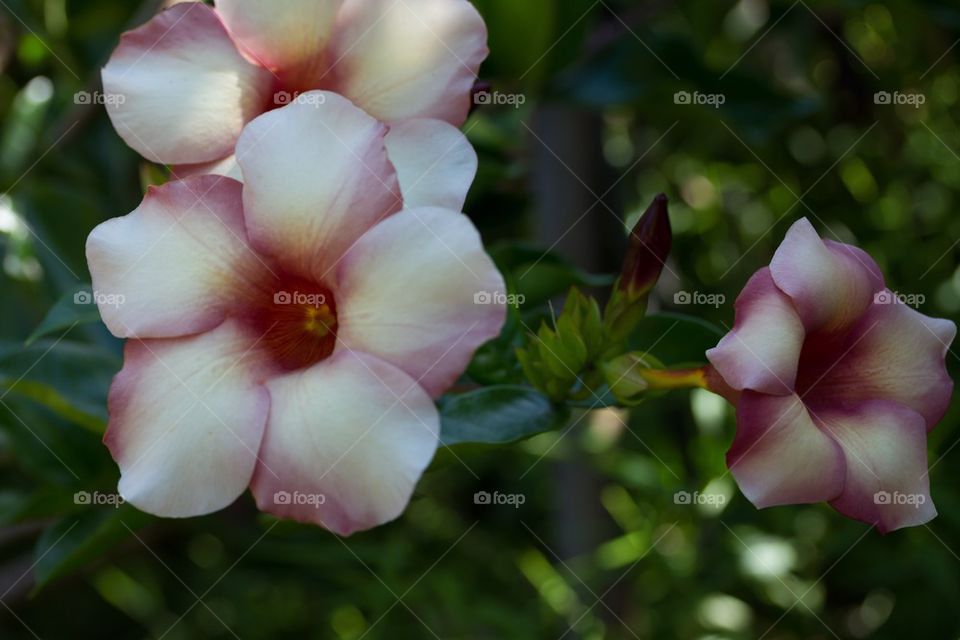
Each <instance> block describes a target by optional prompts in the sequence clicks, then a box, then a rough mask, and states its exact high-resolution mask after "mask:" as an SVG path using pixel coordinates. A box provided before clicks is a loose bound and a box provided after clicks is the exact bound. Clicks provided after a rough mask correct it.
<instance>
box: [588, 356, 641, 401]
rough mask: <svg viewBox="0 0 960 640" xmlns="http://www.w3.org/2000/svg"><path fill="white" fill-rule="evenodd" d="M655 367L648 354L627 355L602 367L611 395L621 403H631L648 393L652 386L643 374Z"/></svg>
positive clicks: (605, 363)
mask: <svg viewBox="0 0 960 640" xmlns="http://www.w3.org/2000/svg"><path fill="white" fill-rule="evenodd" d="M651 366H653V362H651V361H649V360H648V359H647V357H646V354H644V353H639V352H634V353H625V354H623V355H622V356H618V357H616V358H614V359H613V360H610V361H608V362H604V363H603V364H602V365H600V370H601V371H602V372H603V379H604V381H605V382H606V383H607V386H608V387H610V393H612V394H613V397H614V398H616V399H617V400H618V401H620V402H624V403H625V402H629V401H630V400H634V399H636V397H637V396H638V395H640V394H641V393H643V392H644V391H646V390H647V389H648V388H649V387H650V385H649V383H648V382H647V380H646V379H645V378H644V377H643V374H642V372H643V371H644V370H646V369H649V368H650V367H651Z"/></svg>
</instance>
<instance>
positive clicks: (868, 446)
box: [815, 400, 937, 533]
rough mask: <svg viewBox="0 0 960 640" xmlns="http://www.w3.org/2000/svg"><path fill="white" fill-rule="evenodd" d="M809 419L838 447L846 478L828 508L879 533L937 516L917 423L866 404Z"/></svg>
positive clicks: (886, 405)
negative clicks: (819, 426)
mask: <svg viewBox="0 0 960 640" xmlns="http://www.w3.org/2000/svg"><path fill="white" fill-rule="evenodd" d="M815 419H816V420H817V422H818V423H820V424H821V427H822V428H823V429H824V430H825V431H826V432H827V433H828V434H830V436H831V437H833V438H834V439H835V440H836V441H837V442H839V443H840V446H841V447H843V451H844V454H845V455H846V460H847V478H846V484H845V487H844V490H843V493H841V494H840V496H839V497H838V498H836V499H835V500H833V501H832V502H831V503H830V504H831V506H833V507H834V508H835V509H836V510H837V511H839V512H840V513H842V514H844V515H845V516H849V517H851V518H856V519H857V520H862V521H864V522H869V523H871V524H875V525H876V526H877V528H878V529H879V530H880V531H881V532H882V533H886V532H888V531H893V530H894V529H899V528H901V527H909V526H914V525H919V524H923V523H925V522H928V521H930V520H932V519H933V518H934V517H935V516H936V515H937V509H936V507H934V506H933V499H932V498H931V497H930V481H929V478H928V477H927V436H926V425H925V424H924V421H923V417H922V416H921V415H920V414H919V413H917V412H916V411H914V410H912V409H908V408H907V407H904V406H903V405H901V404H898V403H896V402H887V401H882V400H881V401H869V402H864V403H862V404H860V405H857V406H855V407H854V408H852V409H849V408H844V409H840V408H833V409H830V410H823V411H818V412H817V413H816V415H815Z"/></svg>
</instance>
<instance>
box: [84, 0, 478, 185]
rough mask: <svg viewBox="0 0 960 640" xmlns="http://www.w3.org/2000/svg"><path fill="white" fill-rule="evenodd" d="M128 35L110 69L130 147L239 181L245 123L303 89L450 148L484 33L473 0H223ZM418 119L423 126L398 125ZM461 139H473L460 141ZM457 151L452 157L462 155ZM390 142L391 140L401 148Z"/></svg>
mask: <svg viewBox="0 0 960 640" xmlns="http://www.w3.org/2000/svg"><path fill="white" fill-rule="evenodd" d="M215 4H216V8H213V7H210V6H207V5H206V4H203V3H202V2H186V3H180V4H176V5H174V6H173V7H171V8H169V9H167V10H165V11H163V12H161V13H160V14H158V15H157V16H155V17H154V18H153V19H151V20H150V21H149V22H147V23H146V24H145V25H143V26H141V27H139V28H137V29H134V30H133V31H130V32H128V33H125V34H124V35H123V36H122V38H121V41H120V44H119V46H118V47H117V48H116V50H115V51H114V52H113V55H112V56H111V57H110V60H109V62H108V63H107V65H106V66H105V67H104V69H103V74H102V75H103V87H104V91H105V92H106V93H108V94H116V95H121V96H123V98H124V99H123V100H122V101H120V100H114V101H108V103H107V112H108V114H109V115H110V119H111V120H112V122H113V124H114V127H115V128H116V130H117V132H118V133H119V134H120V137H122V138H123V139H124V140H125V141H126V142H127V144H128V145H130V146H131V147H132V148H133V149H135V150H136V151H137V152H139V153H140V154H141V155H142V156H144V157H145V158H147V159H148V160H152V161H154V162H158V163H162V164H170V165H179V166H177V167H175V172H176V175H177V176H178V177H185V176H188V175H197V174H203V173H218V174H221V175H229V176H230V177H233V178H238V179H239V178H240V171H239V169H238V167H237V163H236V162H235V160H234V158H233V153H234V147H235V145H236V142H237V139H238V138H239V136H240V132H241V131H242V130H243V127H244V125H245V124H246V123H247V122H250V121H251V120H253V119H254V118H255V117H257V116H258V115H260V114H261V113H264V112H265V111H268V110H271V109H274V108H276V107H278V106H282V105H283V104H285V103H287V102H289V101H292V100H293V98H294V97H295V96H297V95H299V94H301V93H303V92H306V91H310V90H316V89H323V90H327V91H333V92H336V93H339V94H341V95H343V96H345V97H347V98H349V99H350V100H351V101H353V102H354V103H355V104H356V105H358V106H360V107H361V108H363V109H364V110H365V111H366V112H367V113H369V114H371V115H372V116H374V117H375V118H377V119H379V120H381V121H383V122H387V123H390V124H391V125H393V124H397V131H395V132H394V133H393V135H395V136H396V137H399V138H406V137H408V136H410V135H414V134H416V135H426V136H428V137H431V138H433V139H434V143H435V145H436V146H438V147H439V151H440V152H441V153H442V152H444V151H448V150H449V147H450V143H449V142H448V141H449V140H451V139H453V138H455V137H456V136H458V135H460V134H459V131H458V130H457V129H456V127H458V126H460V125H461V124H463V122H464V120H465V119H466V117H467V114H468V112H469V109H470V104H471V94H472V89H473V84H474V81H475V80H476V76H477V71H478V69H479V67H480V64H481V63H482V62H483V60H484V59H485V58H486V56H487V53H488V50H487V44H486V42H487V31H486V26H485V25H484V22H483V19H482V18H481V17H480V14H479V13H477V11H476V9H475V8H474V7H473V5H472V4H471V3H470V2H468V0H270V1H269V2H267V1H264V0H217V2H216V3H215ZM409 121H414V123H415V124H399V123H407V122H409ZM463 144H465V142H464V143H463ZM463 144H461V145H460V146H458V147H457V151H456V152H454V154H453V156H450V154H449V153H448V154H447V158H448V160H447V163H448V164H449V163H450V162H451V161H454V160H456V161H462V158H458V156H457V153H461V154H462V153H464V152H463V151H462V148H463ZM392 155H393V151H392V150H391V157H392Z"/></svg>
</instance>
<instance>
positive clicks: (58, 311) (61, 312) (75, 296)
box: [26, 284, 100, 347]
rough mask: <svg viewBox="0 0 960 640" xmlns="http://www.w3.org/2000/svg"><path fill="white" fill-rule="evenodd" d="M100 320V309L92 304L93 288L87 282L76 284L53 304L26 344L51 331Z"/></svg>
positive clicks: (28, 344)
mask: <svg viewBox="0 0 960 640" xmlns="http://www.w3.org/2000/svg"><path fill="white" fill-rule="evenodd" d="M99 321H100V311H99V310H98V309H97V305H95V304H93V290H92V287H91V286H90V285H89V284H80V285H77V286H76V287H75V288H74V289H73V290H71V291H70V292H68V293H67V294H65V295H64V296H63V297H62V298H60V299H59V300H58V301H57V302H56V304H54V305H53V306H52V307H51V308H50V311H48V312H47V315H46V316H45V317H44V318H43V320H42V321H41V322H40V324H39V325H38V326H37V328H36V329H34V331H33V333H31V334H30V337H28V338H27V341H26V346H28V347H29V346H30V345H31V344H33V343H34V342H36V341H37V340H38V339H40V338H43V337H45V336H48V335H50V334H53V333H60V332H63V331H66V330H67V329H72V328H73V327H76V326H77V325H81V324H90V323H93V322H99Z"/></svg>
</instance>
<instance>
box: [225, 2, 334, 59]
mask: <svg viewBox="0 0 960 640" xmlns="http://www.w3.org/2000/svg"><path fill="white" fill-rule="evenodd" d="M342 3H343V0H270V2H264V1H263V0H215V2H214V4H215V5H216V7H217V13H219V14H220V16H221V17H222V18H223V22H224V24H225V25H226V26H227V29H229V30H230V35H231V36H232V37H233V40H234V42H236V43H237V44H238V45H240V47H241V48H242V49H243V51H244V52H245V53H247V54H248V55H249V56H250V57H251V58H252V59H253V60H255V61H256V62H257V63H258V64H260V66H262V67H266V68H268V69H272V70H274V72H276V73H278V75H281V76H284V75H285V74H286V73H289V72H291V71H294V70H298V71H301V72H303V71H306V70H308V69H309V68H310V67H312V66H314V65H319V64H321V63H322V60H323V55H322V54H323V49H324V47H325V45H326V42H327V40H328V38H329V37H330V32H331V31H332V30H333V24H334V20H335V19H336V17H337V11H339V10H340V5H341V4H342Z"/></svg>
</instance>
